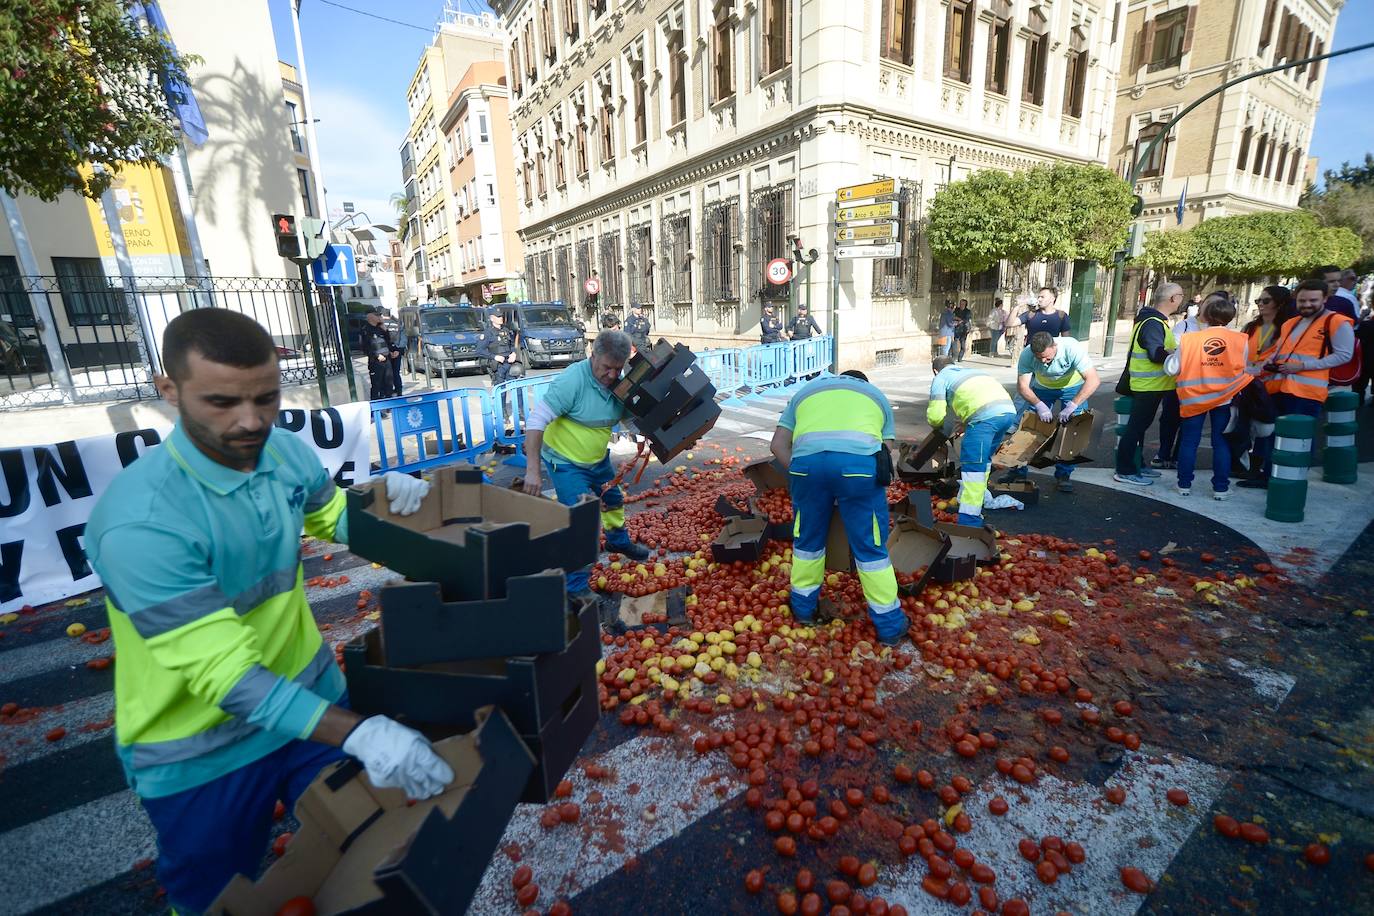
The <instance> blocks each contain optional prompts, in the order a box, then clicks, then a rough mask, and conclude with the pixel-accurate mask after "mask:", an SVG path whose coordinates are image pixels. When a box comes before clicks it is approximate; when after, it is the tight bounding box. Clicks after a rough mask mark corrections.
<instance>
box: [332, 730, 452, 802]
mask: <svg viewBox="0 0 1374 916" xmlns="http://www.w3.org/2000/svg"><path fill="white" fill-rule="evenodd" d="M343 750H344V753H345V754H349V755H351V756H353V757H357V758H358V760H359V762H361V763H362V765H363V767H364V768H365V769H366V770H367V778H368V779H370V780H372V784H373V785H374V786H376V787H377V788H379V789H401V790H403V791H404V792H405V793H406V797H407V798H432V797H434V796H435V795H438V794H439V793H440V792H442V791H444V789H445V788H446V787H447V786H448V784H449V783H451V782H453V768H452V767H450V766H449V765H448V764H447V763H446V762H445V761H444V759H443V758H442V757H440V756H439V755H438V754H436V753H434V748H432V747H430V744H429V742H428V741H427V740H425V736H424V735H422V734H420V733H419V732H417V731H415V730H414V729H412V728H406V727H405V726H404V725H402V724H401V723H399V722H397V721H395V720H394V719H388V718H387V717H386V716H373V717H372V718H370V719H364V720H363V721H362V722H361V723H360V724H359V725H358V726H357V727H356V728H354V729H353V731H352V732H351V733H350V734H349V736H348V737H347V738H346V739H344V743H343Z"/></svg>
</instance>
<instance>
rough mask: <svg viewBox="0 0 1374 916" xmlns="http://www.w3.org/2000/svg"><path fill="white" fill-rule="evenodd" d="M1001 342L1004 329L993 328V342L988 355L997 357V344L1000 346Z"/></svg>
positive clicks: (989, 345) (990, 344)
mask: <svg viewBox="0 0 1374 916" xmlns="http://www.w3.org/2000/svg"><path fill="white" fill-rule="evenodd" d="M1001 340H1002V329H1001V328H993V329H992V342H991V343H989V344H988V355H990V356H996V355H997V344H998V343H999V342H1000V341H1001Z"/></svg>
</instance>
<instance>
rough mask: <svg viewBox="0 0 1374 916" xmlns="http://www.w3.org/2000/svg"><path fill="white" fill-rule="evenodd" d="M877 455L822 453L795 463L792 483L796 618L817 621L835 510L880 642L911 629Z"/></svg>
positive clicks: (789, 474)
mask: <svg viewBox="0 0 1374 916" xmlns="http://www.w3.org/2000/svg"><path fill="white" fill-rule="evenodd" d="M877 471H878V462H877V460H876V459H875V458H874V456H872V455H848V454H844V453H841V452H819V453H817V454H814V455H803V456H801V457H799V458H794V459H792V465H791V467H789V468H788V469H787V479H788V482H789V484H790V485H791V486H790V489H791V491H792V508H793V511H794V512H795V520H794V522H793V525H794V527H793V536H794V540H793V542H792V595H791V603H792V614H793V615H794V616H795V617H796V618H797V619H798V620H801V621H810V620H813V619H815V616H816V605H817V603H818V602H819V600H820V590H821V583H822V582H823V581H824V578H825V542H826V538H827V537H828V536H829V534H830V519H831V517H832V516H833V515H834V512H835V508H836V507H838V508H839V510H840V517H841V518H842V519H844V532H845V535H846V537H847V539H848V541H849V550H850V552H851V553H852V554H853V555H854V566H855V568H856V569H857V570H858V574H859V582H860V583H861V584H862V585H863V590H864V598H865V600H866V601H867V602H868V615H869V617H870V618H871V619H872V621H873V628H874V629H875V630H877V631H878V637H879V638H880V639H895V638H896V637H898V636H900V635H902V634H903V633H905V632H906V630H907V619H906V615H905V614H903V613H902V609H901V605H900V603H899V601H898V598H897V574H896V573H895V572H893V569H892V560H891V559H889V558H888V554H887V534H888V511H887V489H886V488H885V487H880V486H878V481H877Z"/></svg>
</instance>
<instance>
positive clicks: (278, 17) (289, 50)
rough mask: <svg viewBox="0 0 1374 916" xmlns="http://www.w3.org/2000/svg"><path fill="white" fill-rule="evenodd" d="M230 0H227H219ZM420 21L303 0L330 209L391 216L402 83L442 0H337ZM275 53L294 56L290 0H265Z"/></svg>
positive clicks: (468, 2)
mask: <svg viewBox="0 0 1374 916" xmlns="http://www.w3.org/2000/svg"><path fill="white" fill-rule="evenodd" d="M222 2H232V0H222ZM338 2H339V3H341V4H343V5H344V6H348V7H353V8H354V9H359V10H366V11H368V12H371V13H374V14H375V15H376V16H384V17H386V18H387V19H394V20H397V21H399V22H403V23H408V24H410V25H413V26H419V27H420V28H409V27H407V26H405V25H395V24H393V23H390V22H383V21H381V20H379V19H375V18H370V17H368V16H362V15H359V14H358V13H354V12H349V11H348V10H346V9H341V8H340V7H338V6H331V5H329V4H327V3H325V2H324V0H301V43H302V45H303V46H304V48H305V61H306V66H307V68H308V71H307V72H308V75H309V77H310V97H311V100H312V101H313V102H314V105H315V112H314V114H313V117H316V118H319V119H320V121H319V123H318V124H316V125H315V129H316V131H318V134H319V142H320V159H321V163H320V168H321V170H322V171H323V172H324V180H325V191H326V193H327V194H328V195H329V207H330V209H338V208H339V205H340V204H341V203H342V202H343V201H345V200H350V201H353V202H354V203H355V204H356V205H357V206H358V208H359V209H360V210H366V211H367V212H368V215H370V216H371V217H372V219H373V220H374V221H375V222H379V223H383V222H385V223H394V222H395V211H394V210H393V209H392V207H391V206H390V205H389V204H388V203H387V198H389V197H390V196H391V194H392V193H393V192H396V191H400V190H402V186H401V158H400V154H399V152H398V151H399V149H400V146H401V140H402V139H403V138H404V136H405V131H406V127H407V117H406V88H407V87H408V86H409V85H410V78H411V76H413V75H414V73H415V66H416V64H417V63H419V60H420V52H421V51H423V50H424V47H425V45H426V44H428V43H429V42H430V40H431V39H432V38H433V37H434V27H435V25H436V23H438V22H439V20H440V19H441V18H442V15H443V10H444V2H443V0H338ZM268 5H269V7H270V8H271V11H272V30H273V32H274V33H275V34H276V38H277V55H278V56H279V57H280V58H281V59H282V60H284V61H286V62H288V63H293V64H294V63H295V62H296V43H295V37H294V36H293V34H292V31H291V0H268ZM450 5H451V6H452V7H453V8H455V9H458V10H460V11H463V12H468V13H472V12H483V11H486V10H487V9H488V7H487V5H486V3H484V2H482V0H450Z"/></svg>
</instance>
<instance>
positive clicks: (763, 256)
mask: <svg viewBox="0 0 1374 916" xmlns="http://www.w3.org/2000/svg"><path fill="white" fill-rule="evenodd" d="M792 214H793V205H792V182H790V181H788V182H784V183H783V184H776V185H772V186H770V187H766V188H760V189H759V190H757V191H754V192H753V193H752V194H750V195H749V286H750V298H751V299H758V300H760V301H764V300H769V301H779V302H785V301H787V297H788V296H789V295H790V294H791V291H792V283H791V281H788V282H787V283H777V284H774V283H769V282H768V279H767V277H766V276H765V274H766V271H767V267H768V262H769V261H771V260H773V259H774V258H786V257H790V255H791V250H790V245H789V242H788V236H789V235H791V233H792V232H793V229H794V226H795V222H794V218H793V215H792Z"/></svg>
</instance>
